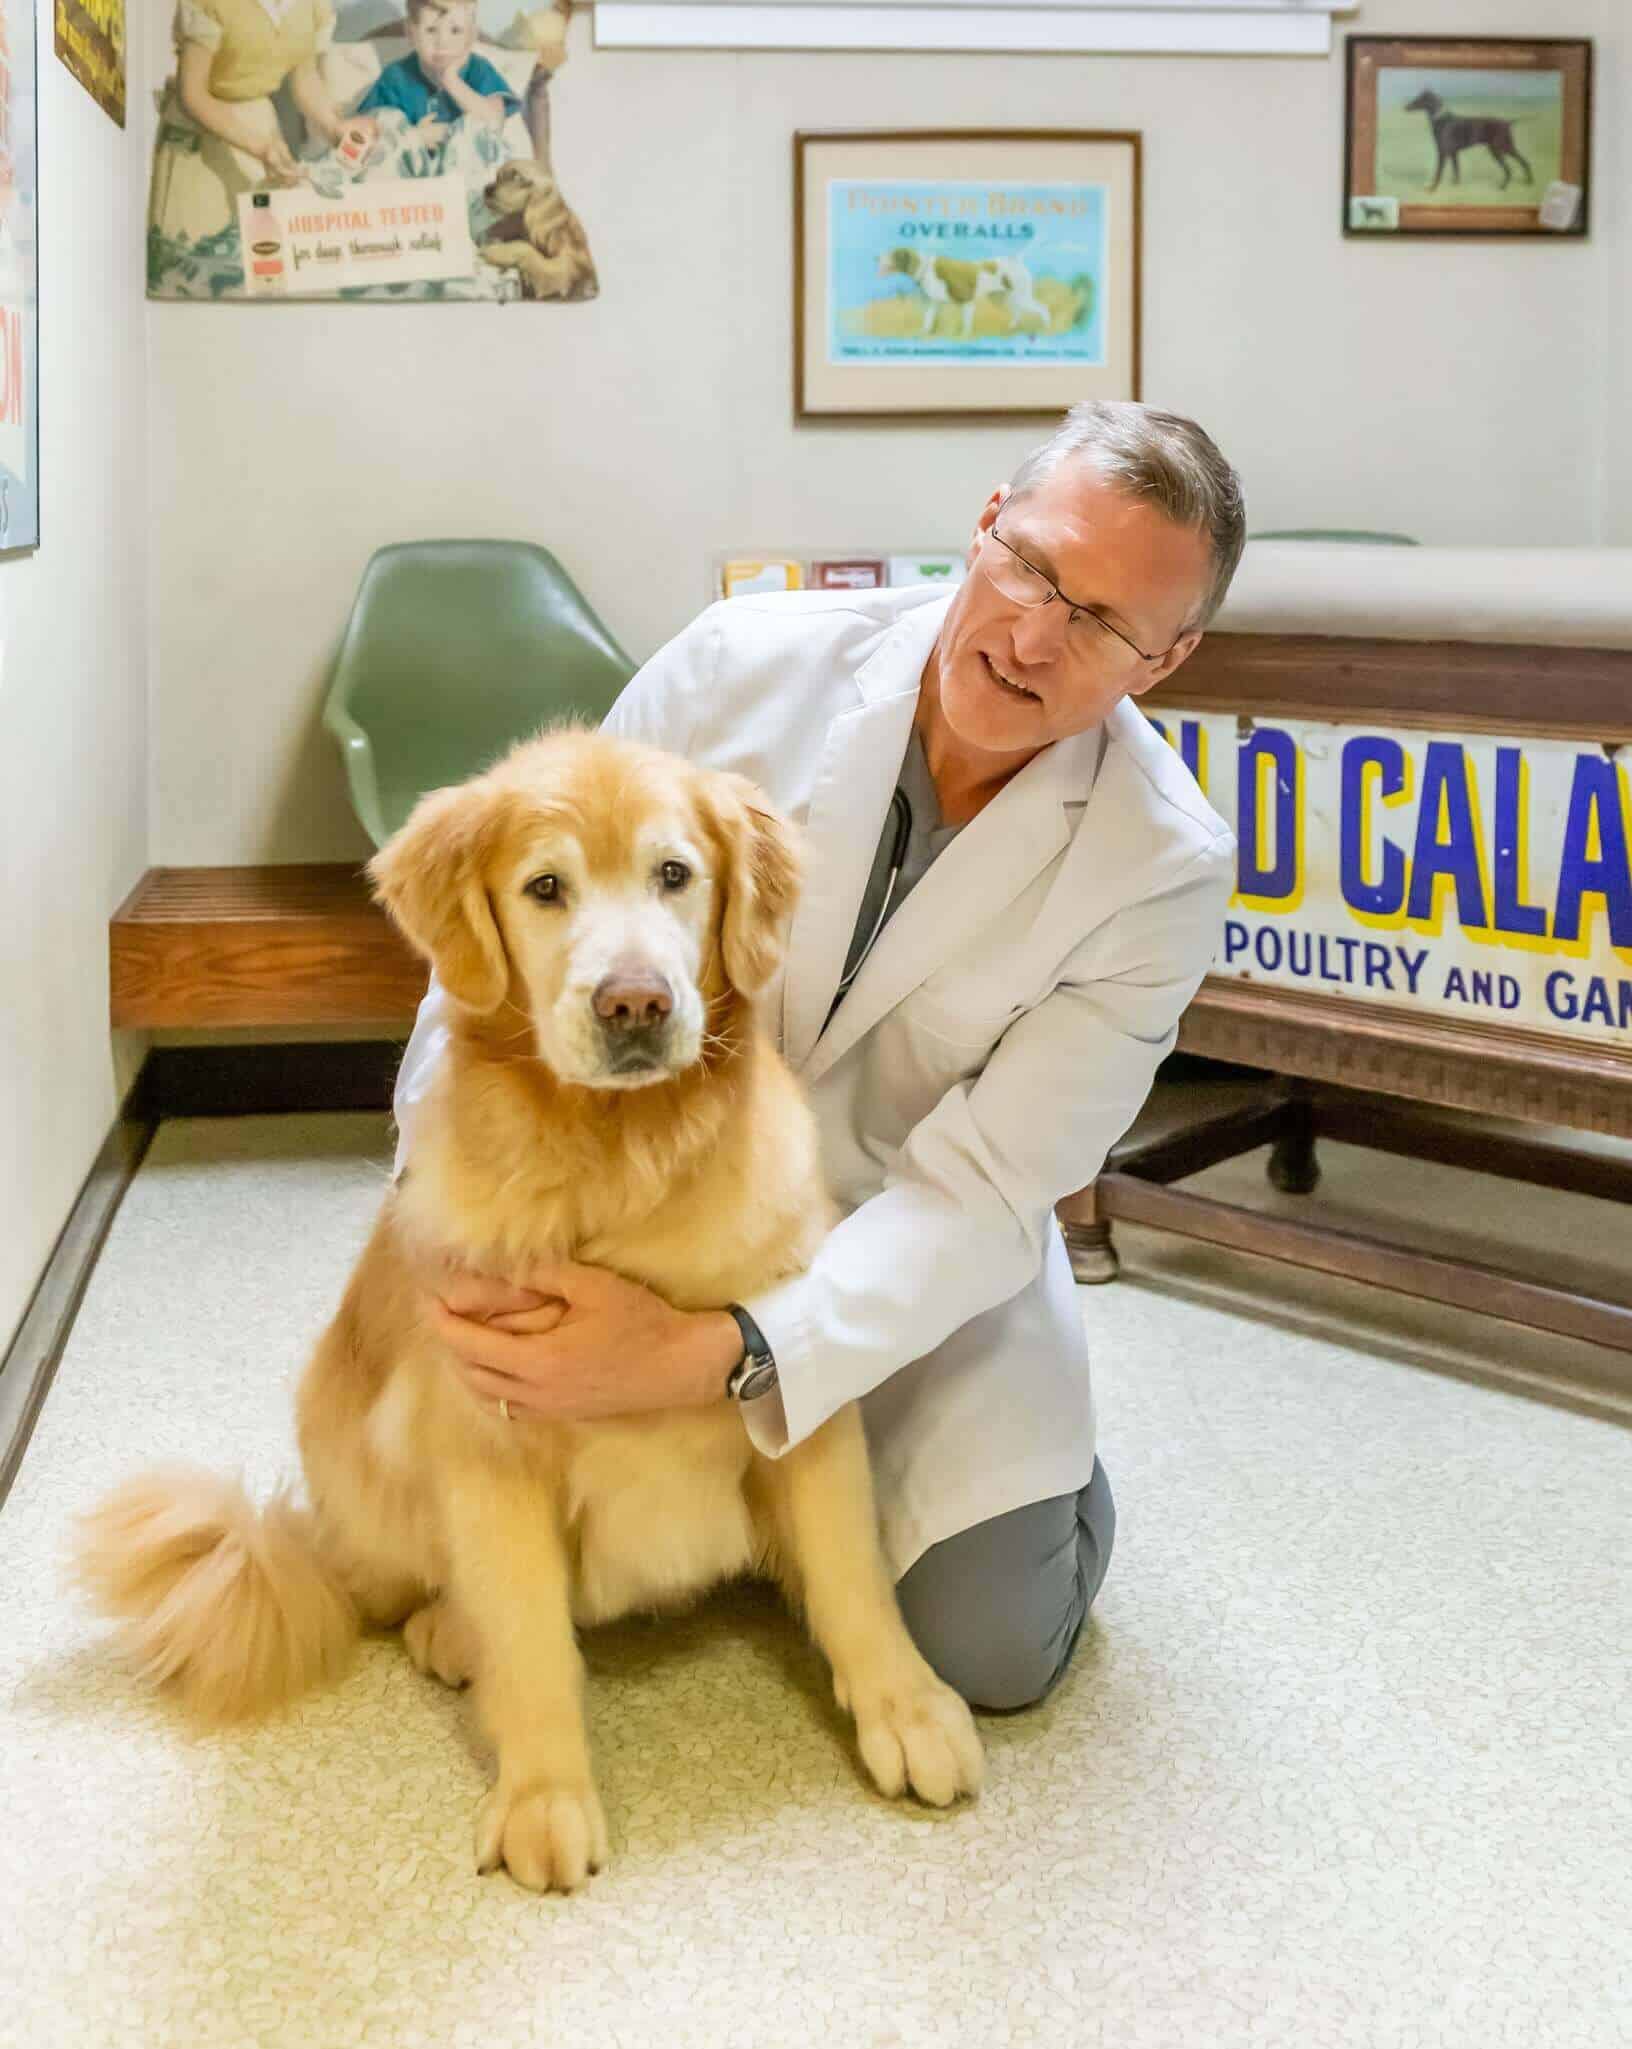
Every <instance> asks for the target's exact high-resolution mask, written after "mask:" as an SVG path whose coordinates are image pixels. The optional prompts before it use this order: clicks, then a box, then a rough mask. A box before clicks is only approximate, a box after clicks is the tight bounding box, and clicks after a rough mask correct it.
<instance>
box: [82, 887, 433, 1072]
mask: <svg viewBox="0 0 1632 2049" xmlns="http://www.w3.org/2000/svg"><path fill="white" fill-rule="evenodd" d="M108 970H109V983H110V1002H111V1018H112V1022H113V1024H114V1025H115V1026H119V1027H133V1028H137V1029H147V1030H164V1029H171V1028H177V1027H185V1026H198V1027H213V1026H222V1027H226V1026H234V1025H238V1026H265V1027H278V1026H289V1025H300V1026H306V1025H366V1024H377V1025H380V1026H382V1027H383V1026H391V1027H393V1028H401V1029H402V1030H403V1032H404V1035H405V1033H406V1027H407V1026H408V1025H409V1024H410V1023H411V1022H412V1020H413V1015H414V1012H415V1011H416V1010H417V1009H418V1008H419V1001H420V998H421V997H422V996H423V995H424V994H425V963H424V962H423V961H422V960H421V959H420V958H419V956H418V955H417V954H416V953H415V952H414V951H413V949H412V948H411V947H409V946H408V945H407V944H406V943H405V942H404V941H403V940H402V939H401V938H400V937H399V935H398V933H397V931H396V928H395V927H394V926H393V925H392V924H391V922H390V920H389V919H388V918H387V917H386V914H385V912H384V911H383V910H382V909H381V908H380V907H379V905H377V904H376V903H374V902H373V901H372V900H371V897H370V894H369V888H368V882H367V878H366V877H365V876H364V874H363V872H362V870H361V869H359V868H353V867H351V866H350V865H349V864H347V863H343V862H342V863H339V864H320V865H300V866H288V867H274V868H150V869H149V870H148V872H147V873H146V874H145V875H144V876H143V877H142V879H141V881H140V882H139V883H138V884H137V885H136V887H135V888H134V889H133V890H132V891H131V893H130V895H129V896H128V897H127V898H126V899H125V901H124V902H123V903H122V904H121V905H120V907H119V909H118V910H117V911H116V912H115V913H114V916H113V921H112V924H111V926H110V928H109V933H108Z"/></svg>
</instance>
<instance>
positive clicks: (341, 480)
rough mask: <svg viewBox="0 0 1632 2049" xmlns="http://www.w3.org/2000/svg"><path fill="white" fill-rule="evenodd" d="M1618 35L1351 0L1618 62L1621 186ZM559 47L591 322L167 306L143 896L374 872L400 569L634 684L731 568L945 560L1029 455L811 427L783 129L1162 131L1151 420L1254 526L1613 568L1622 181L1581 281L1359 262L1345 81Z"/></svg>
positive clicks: (1626, 499)
mask: <svg viewBox="0 0 1632 2049" xmlns="http://www.w3.org/2000/svg"><path fill="white" fill-rule="evenodd" d="M1618 5H1619V0H1551V4H1550V5H1549V6H1548V7H1547V8H1546V9H1544V10H1540V12H1539V13H1538V10H1537V8H1536V6H1535V5H1534V0H1366V5H1365V6H1364V8H1363V10H1362V14H1361V15H1357V16H1355V17H1352V18H1351V20H1352V25H1353V26H1354V27H1356V28H1360V27H1363V28H1364V29H1365V30H1367V31H1368V32H1373V31H1380V30H1389V29H1395V28H1406V29H1410V30H1412V31H1428V32H1439V31H1444V32H1451V31H1453V30H1462V31H1464V32H1468V33H1474V32H1477V33H1485V34H1494V33H1504V32H1505V33H1514V34H1523V33H1533V32H1534V31H1535V30H1536V28H1537V27H1538V25H1544V26H1545V28H1546V30H1547V31H1548V32H1549V33H1554V34H1571V33H1585V34H1593V35H1596V36H1599V37H1600V38H1602V41H1601V44H1600V50H1599V55H1600V59H1601V60H1602V61H1601V64H1600V73H1599V78H1598V109H1599V118H1598V130H1599V138H1600V167H1602V164H1603V161H1604V159H1603V155H1602V143H1603V139H1604V136H1605V133H1606V131H1610V130H1613V129H1614V128H1615V125H1616V109H1617V108H1619V107H1624V105H1625V104H1626V103H1627V84H1628V79H1627V47H1626V40H1625V36H1624V34H1620V33H1618V34H1617V36H1616V37H1615V38H1614V39H1611V38H1609V37H1607V36H1605V33H1604V32H1605V29H1606V26H1607V24H1608V22H1609V19H1610V16H1611V14H1612V13H1613V12H1614V11H1615V10H1616V9H1617V8H1618ZM1542 13H1544V14H1545V16H1546V20H1545V23H1544V24H1541V22H1540V15H1541V14H1542ZM1362 17H1363V18H1362ZM570 47H571V57H570V61H569V62H568V64H567V65H566V68H565V69H564V71H563V72H562V73H561V74H560V77H559V79H558V82H557V86H556V89H555V96H554V113H555V137H554V153H555V167H556V170H557V173H558V175H559V176H560V178H561V181H562V186H563V190H564V191H565V193H566V196H567V198H568V200H569V202H570V203H571V204H572V205H573V206H574V207H575V208H576V209H577V210H578V211H579V213H580V214H581V216H582V217H583V219H584V221H585V223H586V224H587V227H588V230H589V233H590V237H591V241H592V245H593V248H594V252H595V256H596V259H597V262H598V264H599V268H600V273H601V279H602V287H603V289H602V294H601V296H600V298H599V299H598V300H595V301H592V302H590V303H589V304H586V305H578V306H520V307H477V306H470V307H457V306H447V307H384V306H336V307H314V306H293V307H266V306H222V307H205V306H194V305H162V306H154V307H152V308H151V309H150V322H151V327H150V334H151V345H152V352H153V385H152V403H153V409H154V419H153V425H154V477H153V493H152V515H153V522H154V530H155V534H156V536H157V544H156V545H157V552H156V560H155V588H156V594H157V610H158V643H157V660H158V668H157V676H156V687H155V704H154V711H155V720H156V729H155V757H154V783H153V797H154V843H153V858H154V859H155V860H158V861H165V862H178V863H186V862H212V861H223V862H224V861H247V860H260V861H265V860H285V861H287V860H323V859H329V860H334V859H341V858H346V857H349V856H351V855H354V854H358V853H361V852H362V851H364V849H365V842H364V840H363V837H362V835H361V832H360V831H359V829H358V828H357V826H356V825H355V823H354V822H353V820H352V818H351V815H350V811H349V808H348V805H347V801H346V796H345V791H344V785H343V782H342V779H341V775H340V771H339V767H338V763H337V761H336V760H335V758H334V755H333V751H332V748H331V746H330V744H329V743H328V741H327V739H326V738H325V736H324V735H323V734H322V731H321V729H320V727H319V725H318V711H319V705H320V700H321V695H322V689H323V685H324V681H325V677H326V670H327V665H328V663H329V660H330V658H331V655H332V651H333V648H334V645H335V642H336V640H337V637H338V635H339V633H340V631H341V628H342V626H343V624H344V620H345V617H346V612H347V609H348V606H349V604H350V600H351V597H352V594H353V592H354V590H355V588H356V584H357V579H358V577H359V575H360V574H361V572H362V569H363V566H364V564H365V563H366V561H367V559H368V557H369V555H370V553H371V552H372V550H373V549H374V548H376V547H377V546H379V545H380V544H381V543H383V542H386V541H391V540H404V539H412V538H418V537H426V536H431V535H438V534H448V535H452V534H485V535H500V534H508V535H517V536H526V537H531V538H535V539H539V540H542V541H544V542H545V543H547V544H548V545H549V546H551V547H552V548H554V549H555V550H556V551H557V553H558V554H559V555H560V557H561V558H562V560H563V561H564V563H565V564H566V566H567V568H568V569H569V570H570V572H571V573H572V574H573V575H574V576H575V577H576V578H577V580H578V581H579V583H580V584H581V586H582V587H583V589H584V590H585V592H586V593H587V595H588V596H589V598H590V600H591V602H592V603H593V604H594V605H595V606H596V607H597V609H599V610H600V611H601V613H602V615H603V616H604V617H605V618H606V620H607V621H608V623H609V624H610V625H611V626H612V628H613V630H614V631H615V632H616V633H617V634H618V635H619V636H620V637H621V638H622V639H623V641H624V643H625V645H626V646H627V647H628V648H629V650H630V652H631V654H632V655H634V656H636V657H637V658H642V657H644V656H645V655H647V654H649V653H650V652H651V651H652V649H653V648H654V647H655V646H657V645H658V644H659V643H660V642H661V641H662V640H663V639H664V638H666V637H667V636H668V635H669V634H670V633H671V632H673V631H675V630H676V629H677V628H678V627H679V626H680V625H682V624H683V623H684V621H685V620H686V619H687V618H688V617H689V616H690V615H691V614H692V613H694V612H695V611H696V610H697V609H698V608H699V606H700V604H701V603H702V602H703V599H704V597H705V594H706V592H705V584H704V573H705V568H704V565H705V558H706V556H707V554H708V552H709V550H711V549H715V548H722V547H730V546H742V545H745V544H749V543H752V542H755V541H758V542H760V543H761V544H773V545H775V544H784V545H790V546H794V547H798V548H804V549H811V550H816V549H819V548H822V547H853V546H855V545H857V544H858V543H868V544H870V545H873V546H877V547H887V546H889V545H890V544H891V543H894V544H896V545H899V546H905V547H913V546H926V547H927V546H931V545H949V544H953V543H956V542H958V541H959V540H960V539H961V537H962V536H963V534H964V533H965V532H966V530H967V528H968V526H969V525H970V523H971V522H972V520H973V518H974V515H975V513H976V511H977V510H978V507H979V505H980V504H981V502H982V500H983V499H984V497H985V496H986V494H987V492H988V490H989V489H990V488H991V486H992V485H993V484H994V483H995V482H997V481H999V480H1001V479H1002V477H1003V476H1004V475H1005V474H1006V472H1007V470H1008V469H1009V468H1010V467H1011V466H1012V464H1013V462H1014V461H1015V459H1016V458H1017V457H1018V456H1019V455H1020V454H1021V453H1022V452H1023V451H1024V450H1025V449H1026V448H1027V447H1028V446H1029V445H1031V444H1032V443H1033V442H1034V441H1035V440H1037V439H1038V438H1040V435H1041V432H1042V429H1040V428H1039V427H1038V426H1037V425H1036V424H1035V423H1032V422H1021V423H1018V424H1015V425H969V426H961V425H949V426H941V425H928V426H925V425H905V426H901V427H893V426H888V425H886V426H883V427H879V426H876V425H860V426H833V425H827V424H822V425H808V426H804V427H796V426H795V424H794V422H793V420H792V399H791V371H790V359H791V308H790V299H791V285H790V263H791V258H790V232H791V212H792V200H791V153H792V145H791V140H790V138H791V136H792V134H793V131H794V130H795V129H798V128H821V127H835V126H846V127H849V126H853V127H875V126H876V127H901V126H936V125H948V126H959V125H963V126H986V127H1001V126H1036V127H1043V126H1061V127H1081V128H1094V127H1107V128H1138V129H1142V130H1143V132H1144V135H1145V144H1146V191H1145V199H1146V215H1145V218H1146V232H1145V256H1146V282H1145V295H1144V315H1145V318H1144V335H1145V382H1144V395H1145V397H1146V398H1147V399H1148V400H1149V401H1151V402H1152V403H1155V404H1161V405H1166V406H1170V407H1173V408H1175V409H1177V410H1181V411H1186V412H1190V413H1193V414H1195V415H1196V416H1197V417H1199V418H1200V419H1201V420H1202V421H1203V422H1204V423H1205V424H1206V425H1207V426H1208V427H1209V428H1210V429H1211V430H1212V431H1213V432H1214V433H1215V434H1216V436H1217V438H1218V439H1219V441H1220V442H1221V443H1222V445H1223V446H1224V448H1225V449H1226V450H1227V451H1228V452H1229V454H1230V455H1231V456H1232V458H1233V459H1234V460H1235V462H1236V463H1237V464H1238V466H1239V467H1240V468H1241V470H1242V472H1243V474H1244V476H1245V478H1246V481H1247V486H1248V492H1249V501H1250V506H1251V513H1252V518H1253V521H1254V523H1255V524H1256V525H1259V526H1282V525H1325V524H1339V525H1358V526H1372V525H1376V526H1395V527H1404V528H1405V529H1406V530H1408V531H1411V532H1414V533H1416V534H1417V535H1418V536H1419V537H1420V538H1422V539H1423V540H1425V541H1435V542H1473V543H1477V542H1485V541H1488V542H1498V541H1508V542H1516V541H1528V542H1534V543H1580V542H1592V541H1599V540H1603V539H1606V538H1608V537H1609V536H1610V531H1611V525H1612V502H1613V505H1614V507H1615V508H1617V509H1616V511H1615V513H1614V517H1615V518H1616V519H1619V520H1620V522H1621V525H1622V528H1623V529H1624V528H1625V525H1626V521H1627V519H1628V517H1632V493H1629V490H1628V487H1627V486H1626V485H1625V484H1624V482H1623V483H1621V484H1620V485H1618V486H1616V487H1614V490H1613V491H1612V487H1611V483H1610V479H1609V467H1610V457H1611V454H1612V452H1613V451H1612V446H1611V441H1610V437H1609V436H1608V435H1607V433H1606V414H1607V410H1608V407H1609V404H1610V392H1611V390H1612V389H1613V390H1614V391H1615V392H1616V393H1617V394H1618V396H1617V399H1616V403H1617V404H1619V405H1620V406H1621V408H1622V414H1623V429H1624V413H1625V407H1626V404H1627V401H1626V399H1625V397H1624V394H1620V386H1621V383H1622V371H1621V368H1620V364H1621V362H1622V361H1624V357H1625V346H1624V344H1625V341H1626V338H1627V334H1626V328H1625V305H1626V301H1625V289H1626V288H1625V286H1624V283H1623V284H1621V285H1619V286H1617V287H1616V289H1617V290H1618V291H1619V292H1620V294H1621V297H1620V299H1619V302H1618V303H1619V305H1620V308H1621V314H1620V318H1621V320H1622V333H1621V340H1622V347H1621V349H1620V351H1619V356H1618V358H1617V360H1616V362H1615V363H1614V364H1613V365H1612V362H1611V349H1610V339H1609V335H1608V333H1607V332H1606V312H1607V308H1608V305H1609V300H1610V295H1611V286H1610V282H1609V277H1610V265H1611V260H1612V258H1618V259H1619V260H1620V270H1621V273H1622V274H1623V276H1624V271H1625V268H1626V264H1625V257H1626V255H1627V252H1628V250H1629V248H1632V236H1629V233H1628V228H1627V224H1626V217H1625V207H1624V204H1623V203H1622V202H1620V200H1619V199H1618V196H1617V195H1614V194H1612V193H1611V192H1610V191H1609V190H1608V189H1607V185H1608V181H1607V179H1605V178H1604V177H1603V176H1602V175H1600V177H1599V179H1598V186H1597V192H1596V195H1595V201H1596V226H1595V229H1594V233H1593V235H1592V236H1591V237H1590V238H1589V239H1588V240H1587V241H1585V242H1584V243H1580V244H1572V245H1554V246H1542V247H1537V246H1534V245H1527V244H1512V243H1501V242H1493V243H1484V244H1479V243H1461V242H1456V243H1440V242H1417V243H1404V242H1402V243H1392V244H1390V243H1384V242H1382V241H1378V242H1375V243H1371V242H1360V241H1346V240H1344V239H1343V237H1342V236H1341V235H1340V233H1339V231H1338V220H1339V212H1340V196H1341V190H1342V179H1341V163H1340V158H1341V147H1342V144H1341V136H1342V119H1343V65H1342V59H1341V56H1340V54H1334V55H1333V56H1332V58H1331V59H1330V60H1329V61H1324V62H1323V61H1320V60H1311V59H1287V58H1283V59H1247V58H1227V59H1217V58H1213V59H1209V58H1108V59H1104V60H1096V59H1086V58H1085V59H1070V60H1049V59H1037V58H991V57H961V56H936V57H926V58H915V57H911V56H905V55H902V56H890V57H877V56H859V55H855V56H853V55H820V56H812V55H808V54H806V55H796V54H787V55H783V54H754V55H748V56H740V57H739V56H732V55H721V54H705V53H680V54H632V53H613V52H596V51H595V50H594V49H593V48H592V46H591V43H590V25H589V23H588V21H587V20H584V19H582V18H579V19H576V20H575V21H574V23H573V26H572V31H571V44H570ZM1626 440H1627V436H1626V433H1625V432H1624V431H1623V432H1622V434H1621V439H1620V444H1619V451H1618V452H1619V456H1620V458H1621V467H1622V470H1623V472H1624V469H1625V457H1626V455H1627V453H1628V450H1627V447H1626ZM1622 537H1625V536H1624V531H1623V536H1622Z"/></svg>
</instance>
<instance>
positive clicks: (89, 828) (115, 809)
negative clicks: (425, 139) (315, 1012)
mask: <svg viewBox="0 0 1632 2049" xmlns="http://www.w3.org/2000/svg"><path fill="white" fill-rule="evenodd" d="M39 51H40V57H39V71H40V98H39V133H40V195H41V197H40V219H41V222H42V223H43V237H42V242H43V247H42V253H41V271H42V290H41V305H40V405H41V418H40V443H41V448H40V475H41V483H42V491H41V512H40V517H41V533H42V543H41V546H40V548H39V550H38V552H37V553H34V554H31V555H24V556H17V557H7V558H3V559H0V641H3V642H4V658H3V665H0V887H3V895H4V905H5V911H4V917H3V919H0V1349H3V1348H4V1344H5V1342H6V1341H8V1340H9V1338H10V1336H11V1333H12V1332H13V1330H14V1329H15V1328H16V1325H17V1323H18V1321H19V1320H20V1318H21V1316H22V1313H23V1310H24V1309H25V1307H26V1306H27V1302H28V1298H29V1296H30V1295H31V1294H32V1292H33V1289H34V1285H35V1282H36V1281H37V1279H38V1277H39V1273H40V1270H41V1268H42V1267H43V1265H44V1263H45V1260H46V1258H47V1256H48V1254H49V1252H50V1250H51V1246H52V1244H53V1243H54V1241H55V1239H56V1236H57V1233H58V1232H59V1230H60V1229H61V1227H62V1224H63V1221H64V1219H65V1218H66V1216H67V1214H68V1211H69V1208H70V1207H71V1205H72V1203H73V1199H74V1196H75V1194H76V1193H77V1191H78V1189H79V1186H80V1183H81V1182H82V1181H83V1179H84V1177H85V1174H86V1172H87V1170H88V1168H89V1167H90V1164H91V1162H92V1160H93V1159H94V1158H95V1156H96V1152H97V1149H98V1147H99V1146H100V1144H101V1142H102V1139H103V1137H104V1136H105V1135H106V1133H107V1129H108V1125H109V1122H110V1120H111V1118H112V1116H113V1112H114V1109H115V1106H116V1103H117V1099H118V1094H119V1092H120V1088H121V1086H122V1083H123V1082H124V1080H125V1079H127V1078H128V1076H129V1073H130V1071H131V1068H132V1064H133V1060H134V1056H135V1053H136V1051H137V1050H138V1049H137V1048H136V1047H135V1046H134V1045H131V1044H126V1045H122V1046H120V1047H118V1048H116V1049H114V1050H113V1051H112V1052H110V1048H109V1044H108V965H107V927H108V916H109V913H110V911H111V910H112V909H113V908H114V906H115V905H116V904H117V903H118V902H119V900H120V899H121V897H123V896H124V894H125V893H126V891H127V890H128V889H129V888H130V887H131V885H132V883H133V882H134V881H135V880H136V878H137V877H138V876H139V875H140V873H141V871H142V868H143V866H144V864H145V860H146V844H147V823H148V821H147V757H148V721H147V658H148V651H147V642H146V633H147V626H146V617H147V602H146V590H145V585H146V579H147V550H146V536H147V531H148V519H149V513H148V506H147V498H146V491H145V478H146V469H147V447H146V417H147V384H146V365H145V361H144V350H143V339H142V297H141V293H142V198H143V192H142V186H143V173H142V161H141V143H140V140H139V138H138V137H137V136H136V135H135V134H134V133H129V132H127V133H125V134H121V133H120V131H119V130H118V129H117V128H115V127H114V125H113V123H112V122H111V121H110V120H109V119H108V117H107V116H106V115H105V114H104V113H103V112H102V111H101V109H100V108H99V107H97V106H96V104H95V102H94V101H93V100H92V99H91V98H90V96H89V95H88V94H87V93H86V92H85V91H84V90H83V88H82V87H81V86H79V85H78V84H77V83H76V82H75V81H74V80H73V79H72V78H71V77H70V76H69V74H68V73H67V71H65V70H64V69H63V67H62V66H61V65H60V64H59V63H58V62H57V59H56V57H55V55H54V53H53V51H52V46H51V12H50V5H49V0H41V7H40V14H39ZM140 63H141V59H140V53H137V57H136V65H137V68H138V71H139V69H140Z"/></svg>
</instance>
